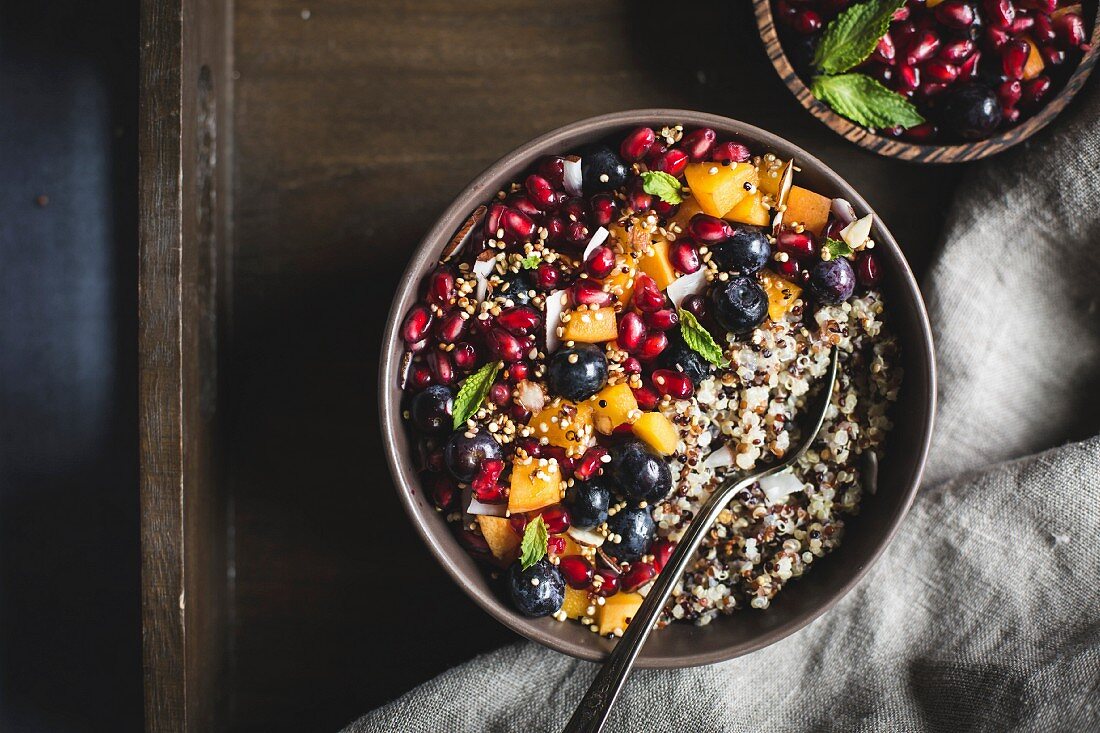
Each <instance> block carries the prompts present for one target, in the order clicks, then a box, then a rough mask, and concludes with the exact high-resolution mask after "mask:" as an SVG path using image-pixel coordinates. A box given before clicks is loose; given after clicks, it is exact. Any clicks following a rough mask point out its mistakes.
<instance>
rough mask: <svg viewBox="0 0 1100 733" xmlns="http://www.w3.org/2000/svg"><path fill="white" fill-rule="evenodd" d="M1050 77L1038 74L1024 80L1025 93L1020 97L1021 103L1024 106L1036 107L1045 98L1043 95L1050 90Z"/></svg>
mask: <svg viewBox="0 0 1100 733" xmlns="http://www.w3.org/2000/svg"><path fill="white" fill-rule="evenodd" d="M1050 86H1051V84H1050V77H1049V76H1037V77H1035V78H1034V79H1031V80H1030V81H1025V82H1024V89H1023V95H1022V96H1021V97H1020V104H1022V105H1023V106H1024V107H1036V106H1038V104H1039V102H1041V101H1042V100H1043V97H1045V96H1046V95H1047V92H1049V91H1050Z"/></svg>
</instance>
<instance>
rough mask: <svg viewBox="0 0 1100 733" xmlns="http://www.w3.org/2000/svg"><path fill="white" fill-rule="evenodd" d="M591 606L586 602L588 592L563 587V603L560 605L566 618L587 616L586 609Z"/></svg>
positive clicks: (589, 602)
mask: <svg viewBox="0 0 1100 733" xmlns="http://www.w3.org/2000/svg"><path fill="white" fill-rule="evenodd" d="M591 605H592V602H591V601H589V600H588V591H586V590H577V589H576V588H571V587H569V586H568V585H567V586H565V601H564V602H563V603H562V604H561V610H562V611H564V612H565V615H566V617H568V618H580V617H581V616H587V615H588V607H589V606H591Z"/></svg>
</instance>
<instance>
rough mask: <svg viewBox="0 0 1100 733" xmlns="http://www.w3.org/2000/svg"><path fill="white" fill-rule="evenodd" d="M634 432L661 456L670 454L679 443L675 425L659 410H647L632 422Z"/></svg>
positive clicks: (678, 434)
mask: <svg viewBox="0 0 1100 733" xmlns="http://www.w3.org/2000/svg"><path fill="white" fill-rule="evenodd" d="M634 434H635V435H637V436H638V437H639V438H641V439H642V440H644V441H645V442H646V443H647V444H648V445H649V447H650V448H652V449H653V450H655V451H656V452H658V453H660V454H661V455H662V456H670V455H672V454H673V453H675V452H676V446H677V445H679V444H680V433H679V431H678V430H676V426H675V425H673V424H672V422H671V421H670V420H669V419H668V418H667V417H665V416H664V415H662V414H661V413H659V412H647V413H644V414H643V415H642V416H641V417H639V418H638V419H637V420H636V421H635V422H634Z"/></svg>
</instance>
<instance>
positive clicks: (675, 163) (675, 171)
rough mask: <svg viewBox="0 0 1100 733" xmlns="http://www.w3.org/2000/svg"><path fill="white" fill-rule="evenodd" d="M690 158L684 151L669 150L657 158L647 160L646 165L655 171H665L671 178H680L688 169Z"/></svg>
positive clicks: (651, 157)
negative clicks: (685, 169)
mask: <svg viewBox="0 0 1100 733" xmlns="http://www.w3.org/2000/svg"><path fill="white" fill-rule="evenodd" d="M687 164H688V156H687V153H685V152H684V151H683V150H680V149H678V148H669V149H668V150H666V151H665V152H663V153H661V154H660V155H657V156H650V157H649V158H647V159H646V165H647V166H648V167H649V169H650V170H653V171H664V172H665V173H667V174H669V175H670V176H678V175H680V174H681V173H683V172H684V168H687Z"/></svg>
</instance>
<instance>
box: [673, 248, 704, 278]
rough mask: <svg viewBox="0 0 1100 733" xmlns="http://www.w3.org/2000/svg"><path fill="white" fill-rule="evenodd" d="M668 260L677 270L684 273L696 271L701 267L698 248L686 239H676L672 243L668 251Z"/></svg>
mask: <svg viewBox="0 0 1100 733" xmlns="http://www.w3.org/2000/svg"><path fill="white" fill-rule="evenodd" d="M668 260H669V262H671V263H672V266H673V267H675V268H676V271H677V272H682V273H683V274H685V275H690V274H691V273H693V272H698V270H699V268H700V267H702V263H701V262H700V261H699V250H697V249H695V245H694V244H692V243H691V242H690V241H688V240H687V239H677V240H676V241H675V242H673V243H672V248H671V249H670V250H669V251H668Z"/></svg>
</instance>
